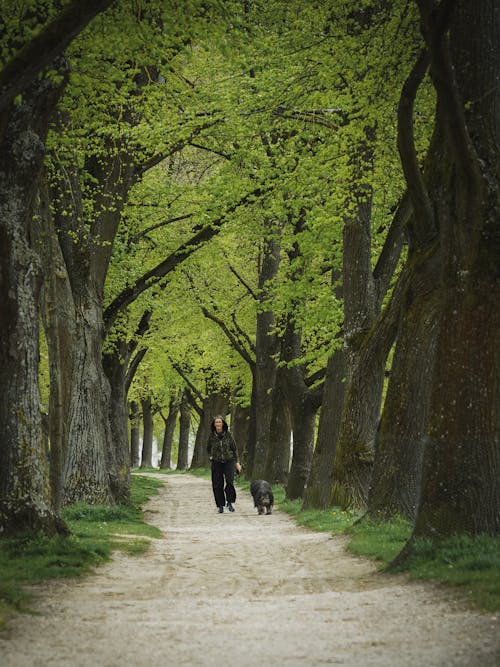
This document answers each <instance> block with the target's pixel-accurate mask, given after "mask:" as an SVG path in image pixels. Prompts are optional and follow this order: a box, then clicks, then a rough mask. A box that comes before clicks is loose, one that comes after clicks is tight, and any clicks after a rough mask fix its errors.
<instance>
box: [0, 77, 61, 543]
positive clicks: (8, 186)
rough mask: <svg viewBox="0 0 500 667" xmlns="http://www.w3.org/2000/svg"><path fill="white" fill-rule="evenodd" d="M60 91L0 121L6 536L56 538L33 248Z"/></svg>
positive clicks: (0, 507) (0, 481) (0, 371)
mask: <svg viewBox="0 0 500 667" xmlns="http://www.w3.org/2000/svg"><path fill="white" fill-rule="evenodd" d="M59 94H60V87H55V86H54V84H53V83H52V82H51V81H48V80H44V79H40V80H38V81H36V83H34V84H33V86H32V87H31V88H30V89H29V90H27V91H25V94H24V95H23V98H22V100H21V101H20V102H19V104H16V105H15V107H8V109H7V111H5V112H3V114H2V115H1V117H0V127H1V136H0V141H1V143H0V386H1V387H2V390H1V392H0V427H1V430H2V443H1V447H0V531H1V532H2V534H4V535H7V534H13V533H16V532H24V531H27V530H34V531H43V532H47V533H52V532H55V531H57V530H58V529H62V523H61V522H60V520H59V519H58V517H57V515H56V514H55V513H53V511H52V510H51V508H50V503H49V484H48V468H47V463H46V459H45V456H44V451H43V441H42V428H41V418H40V395H39V390H38V360H39V349H38V345H39V342H38V341H39V338H38V333H39V332H38V321H39V313H38V299H39V291H40V287H41V278H42V276H41V266H40V260H39V257H38V256H37V255H36V253H35V252H34V251H33V250H32V248H31V247H30V236H29V229H30V223H31V218H32V215H33V211H34V206H35V197H36V192H37V187H38V181H39V176H40V170H41V166H42V161H43V158H44V154H45V138H46V134H47V128H48V123H49V118H50V114H51V112H52V109H53V108H54V106H55V104H56V102H57V99H58V96H59Z"/></svg>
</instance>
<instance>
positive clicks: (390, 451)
mask: <svg viewBox="0 0 500 667" xmlns="http://www.w3.org/2000/svg"><path fill="white" fill-rule="evenodd" d="M438 261H439V260H438V256H437V253H435V252H434V251H433V249H432V248H429V249H428V251H427V252H420V253H419V256H418V257H412V258H410V259H409V261H408V264H407V267H406V269H405V271H406V272H409V273H410V274H411V275H410V279H409V286H408V289H407V290H406V294H405V302H404V307H403V308H402V313H401V318H400V324H399V331H398V334H397V341H396V348H395V351H394V358H393V361H392V367H391V373H390V379H389V384H388V388H387V395H386V398H385V402H384V409H383V412H382V417H381V420H380V424H379V429H378V433H377V438H376V451H375V462H374V466H373V474H372V479H371V483H370V490H369V494H368V510H367V514H368V515H369V516H370V517H372V518H390V517H394V516H403V517H405V518H407V519H408V520H410V521H412V522H413V521H414V520H415V516H416V511H417V505H418V500H419V497H420V486H421V474H422V455H423V447H424V442H425V438H426V430H425V426H426V423H427V417H428V412H429V399H430V388H431V382H432V370H433V367H434V360H435V354H436V340H437V328H438V315H439V290H438V287H437V284H436V272H437V270H438V266H439V265H438Z"/></svg>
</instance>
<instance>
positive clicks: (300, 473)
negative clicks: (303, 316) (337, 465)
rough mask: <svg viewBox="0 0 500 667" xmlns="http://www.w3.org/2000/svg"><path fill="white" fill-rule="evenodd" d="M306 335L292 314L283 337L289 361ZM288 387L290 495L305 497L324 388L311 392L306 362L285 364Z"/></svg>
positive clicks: (284, 349) (287, 490)
mask: <svg viewBox="0 0 500 667" xmlns="http://www.w3.org/2000/svg"><path fill="white" fill-rule="evenodd" d="M301 343H302V337H301V334H300V332H298V331H296V330H295V322H294V320H293V318H292V316H289V317H288V321H287V325H286V328H285V333H284V335H283V341H282V346H283V347H282V355H283V359H284V361H286V362H287V363H289V362H292V361H293V360H296V359H299V358H300V355H301ZM283 371H284V373H283V379H284V384H283V386H284V388H285V391H286V395H287V399H288V405H289V406H290V415H291V421H292V430H293V455H292V463H291V466H290V473H289V475H288V480H287V487H286V495H287V498H290V499H292V500H294V499H295V498H302V497H303V495H304V489H305V485H306V484H307V480H308V478H309V473H310V471H311V461H312V455H313V447H314V427H315V418H316V413H317V411H318V408H319V406H320V400H318V398H319V396H320V392H314V393H313V392H311V391H310V390H309V388H308V387H307V385H306V382H305V378H304V375H305V371H306V366H305V364H301V365H300V366H299V365H291V366H285V367H284V368H283Z"/></svg>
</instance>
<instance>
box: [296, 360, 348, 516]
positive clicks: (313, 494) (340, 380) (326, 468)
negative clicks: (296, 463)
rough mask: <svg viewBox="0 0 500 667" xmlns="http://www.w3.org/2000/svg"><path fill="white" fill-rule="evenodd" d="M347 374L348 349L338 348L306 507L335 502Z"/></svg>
mask: <svg viewBox="0 0 500 667" xmlns="http://www.w3.org/2000/svg"><path fill="white" fill-rule="evenodd" d="M345 375H346V370H345V359H344V351H343V350H342V349H338V350H335V352H334V353H333V354H332V355H331V357H330V358H329V360H328V366H327V369H326V377H325V386H324V389H323V403H322V407H321V414H320V417H319V425H318V437H317V439H316V447H315V449H314V454H313V459H312V466H311V473H310V475H309V480H308V483H307V488H306V491H305V495H304V505H303V507H304V509H310V508H313V507H314V508H317V509H325V508H327V507H329V506H330V504H331V495H332V494H331V471H332V466H333V461H334V458H335V446H336V444H337V439H338V436H339V430H340V420H341V416H342V407H343V404H344V394H345Z"/></svg>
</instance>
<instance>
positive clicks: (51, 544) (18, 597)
mask: <svg viewBox="0 0 500 667" xmlns="http://www.w3.org/2000/svg"><path fill="white" fill-rule="evenodd" d="M162 485H163V482H162V481H161V480H155V479H151V478H147V477H141V476H138V475H134V476H133V477H132V487H131V498H132V502H131V504H130V505H115V506H112V507H108V506H99V505H95V506H94V505H85V504H76V505H71V506H69V507H67V508H65V510H64V511H63V513H62V515H63V518H64V520H65V521H66V523H67V525H68V526H69V528H70V530H71V535H70V536H69V537H62V536H55V537H44V536H34V535H24V536H19V537H16V538H11V539H7V538H5V539H2V540H0V629H1V628H2V627H4V626H5V624H6V622H7V619H8V617H9V615H11V614H12V613H13V612H14V611H27V610H28V608H29V600H30V596H29V594H28V593H27V592H26V591H25V590H24V589H23V584H26V583H30V582H38V581H41V580H44V579H52V578H59V577H77V576H80V575H82V574H84V573H86V572H88V571H89V570H91V569H92V568H93V567H94V566H96V565H99V564H100V563H103V562H105V561H107V560H109V559H110V557H111V554H112V552H113V551H115V550H121V551H124V552H126V553H128V554H130V555H138V554H142V553H144V552H145V551H146V550H147V548H148V546H149V544H150V541H149V539H143V538H151V537H160V536H161V532H160V531H159V530H158V528H156V527H154V526H151V525H149V524H146V523H145V522H144V520H143V512H142V510H141V507H140V506H141V505H143V504H144V503H145V502H146V501H147V500H148V498H150V497H151V496H153V495H155V494H157V493H158V490H159V488H160V487H161V486H162ZM138 536H139V537H138Z"/></svg>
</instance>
